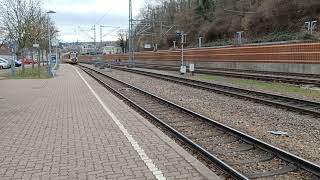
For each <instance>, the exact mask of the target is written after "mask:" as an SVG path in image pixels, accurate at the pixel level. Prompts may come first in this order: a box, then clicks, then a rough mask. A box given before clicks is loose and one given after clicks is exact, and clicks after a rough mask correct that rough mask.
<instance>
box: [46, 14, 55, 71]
mask: <svg viewBox="0 0 320 180" xmlns="http://www.w3.org/2000/svg"><path fill="white" fill-rule="evenodd" d="M54 13H56V12H55V11H52V10H49V11H47V14H48V19H47V26H48V51H49V52H48V59H47V60H48V74H49V76H50V77H51V76H52V70H51V36H50V27H49V17H50V14H54Z"/></svg>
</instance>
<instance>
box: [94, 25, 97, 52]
mask: <svg viewBox="0 0 320 180" xmlns="http://www.w3.org/2000/svg"><path fill="white" fill-rule="evenodd" d="M93 33H94V35H93V36H94V37H93V38H94V52H95V53H97V33H96V25H93Z"/></svg>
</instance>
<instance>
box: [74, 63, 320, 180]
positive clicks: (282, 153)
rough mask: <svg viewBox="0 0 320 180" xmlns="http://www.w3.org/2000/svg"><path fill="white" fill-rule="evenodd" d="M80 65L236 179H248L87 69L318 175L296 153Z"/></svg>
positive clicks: (318, 170)
mask: <svg viewBox="0 0 320 180" xmlns="http://www.w3.org/2000/svg"><path fill="white" fill-rule="evenodd" d="M80 67H81V68H82V69H83V70H84V69H86V70H84V71H85V72H86V73H88V74H89V75H90V76H91V77H93V78H94V79H96V80H97V81H98V82H100V83H101V84H103V85H104V86H105V87H107V88H108V89H110V90H112V91H113V92H114V93H116V94H117V95H119V96H120V97H121V98H124V99H125V100H127V101H128V102H129V103H130V104H132V105H133V106H135V107H136V108H138V109H139V110H141V111H143V112H144V113H146V114H147V115H149V116H150V117H152V118H153V119H154V120H156V121H157V122H159V123H160V124H162V125H164V126H165V127H166V128H168V129H169V130H170V131H171V132H172V133H174V134H175V135H177V136H178V137H179V138H181V139H182V140H183V141H184V142H185V143H187V144H189V145H191V146H192V147H193V148H195V149H196V150H198V151H200V152H201V153H202V154H203V155H204V156H206V157H207V158H208V159H209V160H212V161H213V162H215V163H216V164H218V165H220V168H223V170H224V171H226V172H227V173H230V175H232V176H233V177H235V178H237V179H249V178H247V177H246V176H244V175H243V174H241V173H239V172H238V171H237V170H235V169H233V168H232V167H231V166H230V165H228V164H226V163H224V162H223V161H222V160H220V159H219V158H217V157H216V156H214V155H213V154H211V153H210V152H208V151H207V150H205V149H204V148H202V147H201V146H200V145H198V144H196V143H194V142H193V141H192V140H190V139H189V138H188V137H186V136H184V135H183V134H182V133H180V132H178V131H177V130H175V129H174V128H172V127H170V126H169V125H168V124H166V123H165V122H163V121H162V120H161V119H159V118H157V117H155V116H154V115H153V114H151V113H150V112H148V110H146V109H144V108H143V107H141V106H140V105H139V104H137V103H135V102H133V101H132V100H130V98H128V97H126V96H125V95H123V94H122V93H121V92H119V91H118V90H116V89H114V88H112V87H111V86H109V85H107V84H106V83H104V82H103V81H101V80H100V79H98V78H97V77H95V76H94V75H93V74H92V73H90V72H88V70H89V71H93V72H95V73H97V74H99V75H101V76H103V77H105V78H109V79H111V80H113V81H115V82H118V83H121V84H123V85H125V86H127V87H130V88H131V89H134V90H136V91H138V92H140V93H142V94H144V95H146V96H150V97H152V98H154V99H156V100H157V101H158V102H163V103H166V104H168V105H170V106H173V107H174V108H176V109H179V110H180V111H184V112H186V113H188V114H190V115H192V116H194V117H198V118H200V119H202V120H204V121H206V122H208V123H210V124H212V125H214V126H216V127H218V128H219V129H222V130H224V131H225V132H227V133H230V134H232V135H234V136H236V137H238V138H239V139H242V140H243V141H244V142H246V143H248V144H252V145H254V146H255V147H258V148H260V149H262V150H264V151H267V152H269V153H272V154H274V155H275V156H277V157H279V158H280V159H282V160H285V161H287V162H289V163H291V164H293V165H295V166H296V167H298V168H301V169H304V170H306V171H308V172H311V173H312V174H314V175H316V176H320V166H319V165H317V164H315V163H313V162H310V161H308V160H305V159H303V158H301V157H298V156H297V155H294V154H292V153H290V152H287V151H285V150H282V149H280V148H277V147H275V146H273V145H271V144H268V143H266V142H263V141H261V140H259V139H257V138H254V137H252V136H250V135H248V134H245V133H243V132H241V131H239V130H236V129H234V128H231V127H229V126H226V125H224V124H222V123H219V122H218V121H216V120H213V119H210V118H208V117H205V116H203V115H201V114H199V113H197V112H194V111H191V110H189V109H187V108H184V107H182V106H180V105H177V104H175V103H173V102H170V101H168V100H165V99H163V98H161V97H159V96H157V95H154V94H152V93H150V92H147V91H144V90H142V89H140V88H138V87H135V86H133V85H130V84H128V83H126V82H123V81H121V80H118V79H116V78H113V77H111V76H109V75H107V74H105V73H102V72H99V71H97V70H94V69H92V68H89V67H86V66H82V65H80Z"/></svg>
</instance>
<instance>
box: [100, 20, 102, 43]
mask: <svg viewBox="0 0 320 180" xmlns="http://www.w3.org/2000/svg"><path fill="white" fill-rule="evenodd" d="M100 46H101V47H102V25H100Z"/></svg>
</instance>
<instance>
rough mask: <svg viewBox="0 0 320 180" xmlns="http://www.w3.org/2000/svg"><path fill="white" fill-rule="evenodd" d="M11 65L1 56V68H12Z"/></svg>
mask: <svg viewBox="0 0 320 180" xmlns="http://www.w3.org/2000/svg"><path fill="white" fill-rule="evenodd" d="M10 67H11V65H10V64H9V62H8V61H7V60H5V59H3V58H0V69H7V68H10Z"/></svg>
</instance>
